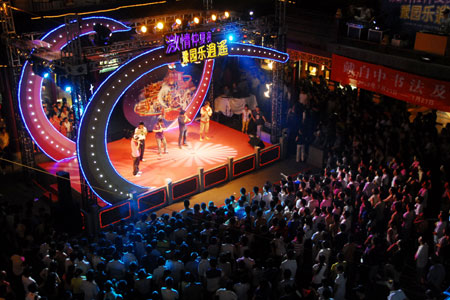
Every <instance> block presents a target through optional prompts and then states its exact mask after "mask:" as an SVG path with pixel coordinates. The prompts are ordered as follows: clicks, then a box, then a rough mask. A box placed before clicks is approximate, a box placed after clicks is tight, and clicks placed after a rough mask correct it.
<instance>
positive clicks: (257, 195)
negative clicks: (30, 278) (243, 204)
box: [252, 186, 262, 205]
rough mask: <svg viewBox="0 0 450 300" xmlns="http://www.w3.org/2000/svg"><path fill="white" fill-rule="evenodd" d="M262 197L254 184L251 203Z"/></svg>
mask: <svg viewBox="0 0 450 300" xmlns="http://www.w3.org/2000/svg"><path fill="white" fill-rule="evenodd" d="M261 199H262V194H261V193H260V192H259V187H257V186H255V187H253V198H252V205H253V203H258V204H259V201H261Z"/></svg>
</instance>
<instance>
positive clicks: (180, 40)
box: [164, 31, 212, 54]
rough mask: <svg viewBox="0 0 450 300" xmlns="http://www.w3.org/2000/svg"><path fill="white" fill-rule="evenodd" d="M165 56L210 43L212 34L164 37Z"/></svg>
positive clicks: (186, 34) (201, 33)
mask: <svg viewBox="0 0 450 300" xmlns="http://www.w3.org/2000/svg"><path fill="white" fill-rule="evenodd" d="M164 42H165V45H166V54H173V53H177V52H180V51H185V50H189V49H191V48H196V47H200V46H204V45H207V44H210V43H212V34H211V32H210V31H207V32H204V31H202V32H187V33H173V34H168V35H166V36H165V37H164Z"/></svg>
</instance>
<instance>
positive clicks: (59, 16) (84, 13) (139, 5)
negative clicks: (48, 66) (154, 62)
mask: <svg viewBox="0 0 450 300" xmlns="http://www.w3.org/2000/svg"><path fill="white" fill-rule="evenodd" d="M166 2H167V1H165V0H164V1H158V2H151V3H141V4H131V5H122V6H118V7H114V8H109V9H100V10H95V11H86V12H79V13H65V14H61V15H54V16H41V17H34V18H31V20H39V19H54V18H62V17H66V16H70V15H75V14H76V15H79V16H84V15H91V14H98V13H105V12H111V11H116V10H120V9H124V8H132V7H142V6H149V5H156V4H164V3H166Z"/></svg>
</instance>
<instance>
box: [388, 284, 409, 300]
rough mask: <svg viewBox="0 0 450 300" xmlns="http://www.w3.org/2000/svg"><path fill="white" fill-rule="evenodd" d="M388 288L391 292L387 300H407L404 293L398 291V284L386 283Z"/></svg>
mask: <svg viewBox="0 0 450 300" xmlns="http://www.w3.org/2000/svg"><path fill="white" fill-rule="evenodd" d="M388 286H389V287H390V290H391V291H390V293H389V295H388V297H387V300H408V297H406V295H405V293H404V292H403V291H402V290H401V289H400V287H399V284H398V282H392V283H391V282H388Z"/></svg>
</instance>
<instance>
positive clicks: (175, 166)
mask: <svg viewBox="0 0 450 300" xmlns="http://www.w3.org/2000/svg"><path fill="white" fill-rule="evenodd" d="M199 127H200V126H199V123H198V122H193V123H192V124H191V125H188V134H187V144H188V146H183V147H182V149H179V148H178V128H175V129H171V130H168V131H167V132H165V137H166V140H167V151H168V152H169V153H168V154H162V156H161V158H160V157H159V156H158V147H157V145H156V140H155V134H154V133H152V132H150V133H149V134H148V135H147V139H146V142H145V153H144V159H145V161H144V162H141V163H140V165H139V169H140V171H142V175H141V176H140V177H135V176H133V174H132V171H133V164H132V160H131V149H130V140H129V139H125V138H123V139H120V140H118V141H114V142H111V143H108V154H109V157H110V159H111V162H112V164H113V166H114V168H115V169H116V170H117V172H118V173H119V174H120V175H121V176H122V177H124V178H126V179H127V180H129V181H131V182H133V183H136V184H138V185H142V186H147V187H149V188H158V187H161V186H164V185H165V184H166V180H167V179H168V178H170V179H171V180H172V182H176V181H179V180H181V179H184V178H186V177H190V176H192V175H195V174H197V172H198V168H199V167H203V168H204V169H205V171H206V170H209V169H212V168H214V167H216V166H219V165H222V164H224V163H226V162H227V159H228V157H233V158H234V159H238V158H241V157H244V156H246V155H249V154H252V153H253V152H254V148H253V147H252V146H251V145H250V144H249V143H248V140H249V138H248V135H246V134H243V133H241V132H239V131H237V130H234V129H232V128H229V127H227V126H224V125H222V124H219V123H217V122H213V121H211V122H210V128H209V134H208V136H209V137H210V139H209V140H203V141H202V142H201V141H200V140H199V138H200V136H199ZM265 144H266V146H268V145H270V144H268V143H265ZM39 166H40V167H41V168H43V169H45V170H47V171H48V172H50V173H52V174H56V172H57V171H66V172H69V174H70V179H71V184H72V188H73V189H75V190H76V191H78V192H81V185H80V174H79V168H78V162H77V160H76V159H71V160H67V161H63V162H59V163H55V162H45V163H41V164H39Z"/></svg>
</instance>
